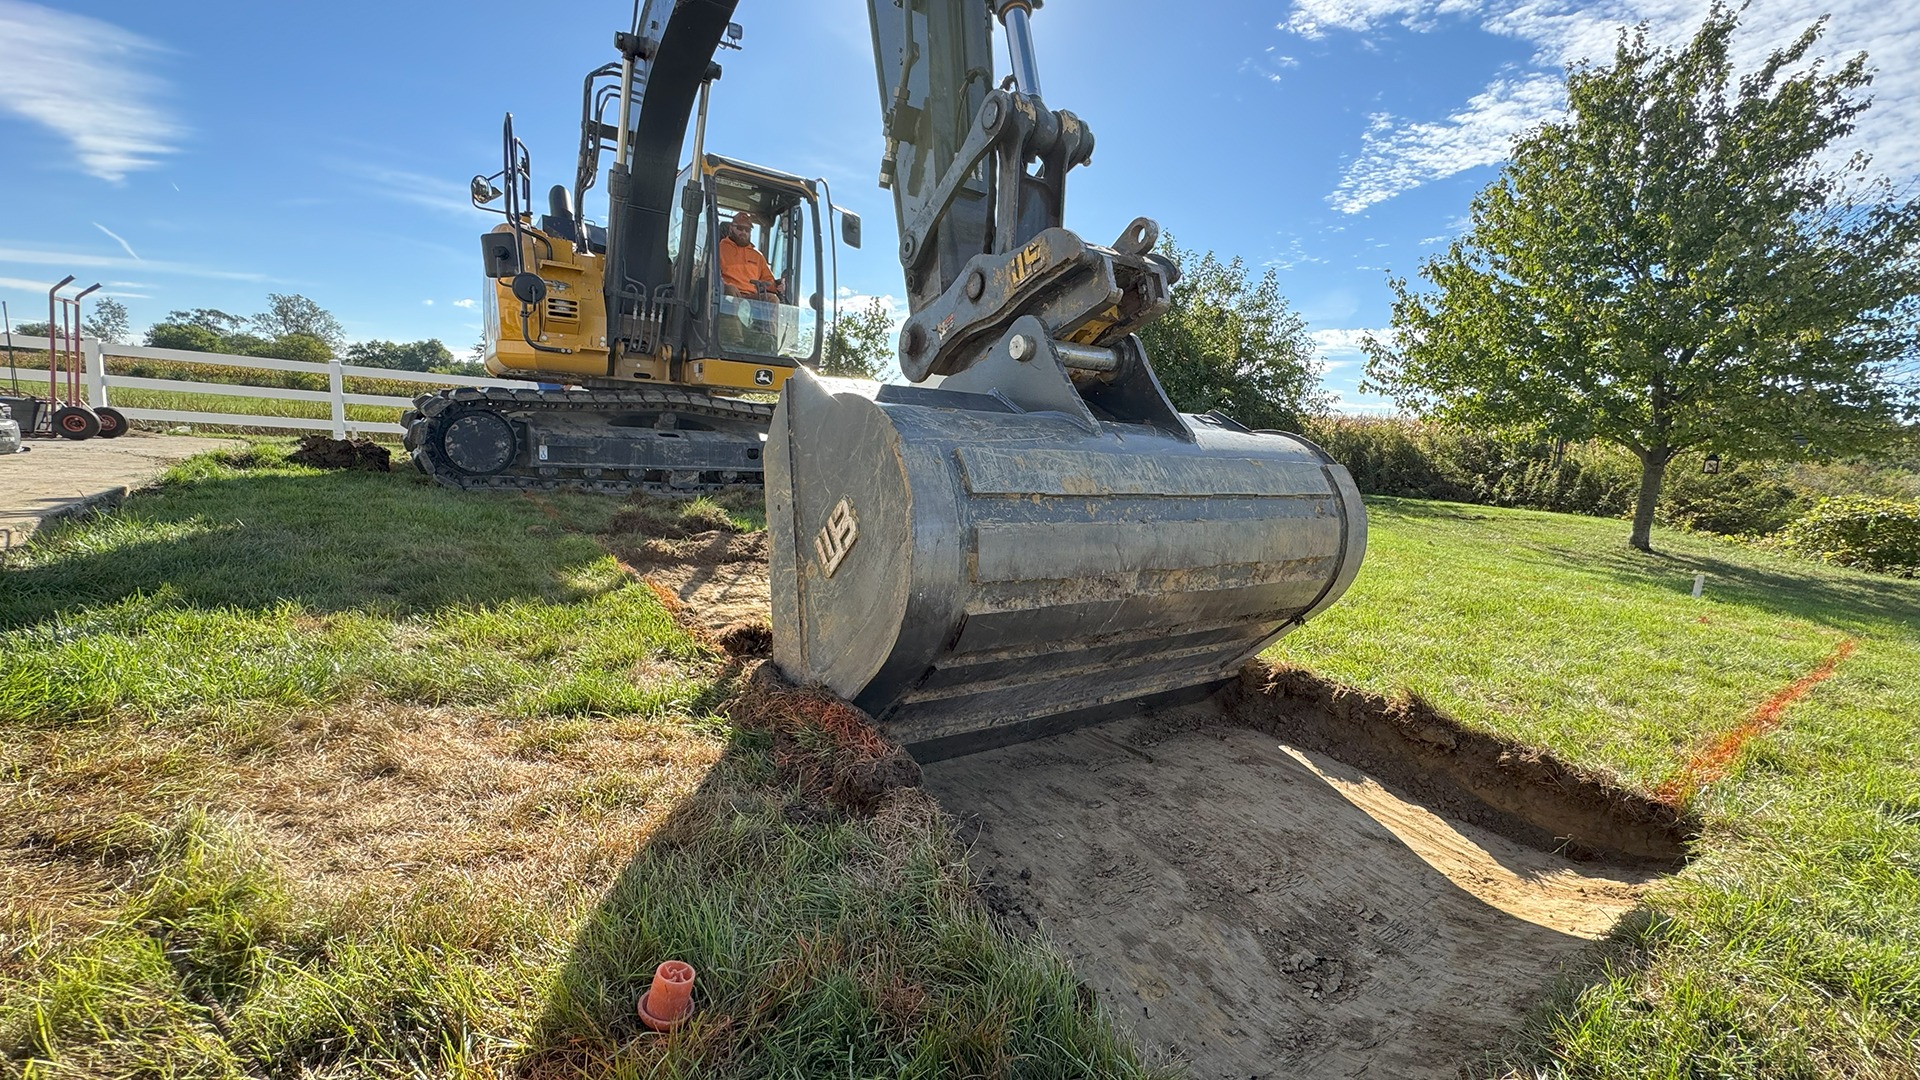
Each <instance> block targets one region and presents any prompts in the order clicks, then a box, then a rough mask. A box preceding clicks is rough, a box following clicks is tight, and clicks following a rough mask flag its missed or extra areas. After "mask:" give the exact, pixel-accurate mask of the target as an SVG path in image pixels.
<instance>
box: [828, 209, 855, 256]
mask: <svg viewBox="0 0 1920 1080" xmlns="http://www.w3.org/2000/svg"><path fill="white" fill-rule="evenodd" d="M834 209H835V210H840V208H839V207H837V206H836V207H834ZM840 242H841V243H843V244H845V245H847V246H848V247H850V248H858V247H859V246H860V215H859V214H855V213H851V212H849V211H846V210H840Z"/></svg>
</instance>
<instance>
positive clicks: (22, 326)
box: [13, 322, 53, 337]
mask: <svg viewBox="0 0 1920 1080" xmlns="http://www.w3.org/2000/svg"><path fill="white" fill-rule="evenodd" d="M13 332H14V333H16V334H21V335H24V336H26V337H48V336H50V335H51V334H52V333H53V331H52V329H51V328H50V327H49V326H48V325H47V324H46V323H43V322H23V323H15V324H13Z"/></svg>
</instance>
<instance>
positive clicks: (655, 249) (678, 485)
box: [402, 0, 860, 495]
mask: <svg viewBox="0 0 1920 1080" xmlns="http://www.w3.org/2000/svg"><path fill="white" fill-rule="evenodd" d="M733 7H734V5H733V4H731V3H702V2H694V3H669V2H666V0H649V2H648V3H647V4H646V5H645V7H644V8H642V7H641V5H640V4H638V3H636V4H635V15H634V22H633V26H632V28H631V29H630V30H629V31H627V32H625V33H620V34H616V35H615V37H614V46H615V49H616V51H617V52H618V54H619V60H618V61H616V62H613V63H609V64H606V65H604V66H602V67H599V68H596V69H594V70H593V71H591V72H589V73H588V74H587V77H586V79H585V84H584V87H583V89H582V94H581V97H582V118H581V139H580V151H579V158H578V163H577V167H576V170H575V178H574V185H573V188H572V189H571V190H569V189H568V188H566V187H564V186H560V185H555V186H554V187H552V188H551V189H550V190H549V191H548V193H547V207H546V213H545V214H543V215H540V216H539V217H538V218H537V219H536V218H535V216H534V213H533V211H534V207H533V204H532V187H533V185H532V165H531V160H530V155H529V154H528V152H527V148H526V146H525V145H524V144H523V143H521V142H520V141H519V140H518V139H517V138H516V137H515V136H514V133H513V117H512V116H511V115H508V117H507V118H506V121H505V123H504V125H503V126H502V135H501V142H502V155H501V156H502V159H503V161H502V166H501V168H500V170H499V171H498V172H495V173H493V174H492V175H489V176H476V177H474V178H473V180H472V194H473V202H474V205H476V206H478V207H480V208H481V209H483V210H489V211H491V212H494V213H498V214H500V215H501V216H502V217H503V218H504V219H505V220H504V221H503V222H502V223H501V224H499V225H497V226H495V227H494V228H493V229H492V230H491V231H489V232H487V233H486V234H484V235H482V237H481V238H480V239H481V259H482V264H483V266H484V268H485V272H486V275H487V277H488V278H490V279H491V281H490V283H489V288H488V289H487V290H486V292H485V295H486V300H485V318H484V324H483V325H484V331H485V347H484V348H485V352H484V362H485V365H486V369H487V371H488V372H489V373H490V374H492V375H495V376H498V377H503V378H511V379H522V380H526V381H528V382H529V386H528V387H526V388H525V389H487V390H479V389H460V390H451V391H446V392H442V393H438V394H432V395H428V396H425V397H422V398H420V399H419V400H417V401H416V402H415V404H414V408H413V409H412V410H410V411H409V412H408V413H407V415H406V416H405V417H403V419H402V423H403V424H404V425H405V426H406V429H407V430H406V436H405V439H406V446H407V449H408V451H409V452H410V453H411V455H412V458H413V461H414V464H415V465H416V466H418V467H419V468H420V469H421V470H422V471H423V472H426V473H427V474H428V475H430V476H432V477H433V478H434V479H436V480H438V481H440V482H441V483H444V484H447V485H449V486H453V487H460V488H478V489H499V488H506V489H512V488H527V489H555V488H573V489H578V490H585V491H595V492H605V493H625V492H634V491H644V492H649V493H653V494H663V495H692V494H699V493H703V492H712V491H717V490H721V489H724V488H726V487H729V486H735V485H754V486H758V485H759V484H760V482H761V476H762V473H763V470H764V465H763V462H762V451H763V445H764V441H765V435H766V431H767V427H768V424H769V423H770V422H771V419H772V416H773V405H772V403H771V400H770V399H771V396H772V395H773V394H776V393H778V391H779V389H780V387H781V386H782V385H784V384H785V383H786V380H787V378H788V377H789V375H791V373H792V372H793V371H794V370H795V368H796V367H797V366H800V365H808V366H817V365H818V364H819V362H820V358H821V353H822V349H823V347H824V340H825V331H826V326H827V323H828V322H829V321H830V320H831V317H832V312H831V307H830V305H831V298H832V297H833V296H834V295H835V293H836V292H837V289H836V283H835V282H834V281H833V272H832V270H831V269H830V267H831V266H837V264H838V258H837V255H836V254H835V253H834V252H833V250H832V249H831V248H830V246H829V245H827V244H825V243H823V239H822V237H823V233H825V232H826V231H828V230H827V229H825V228H824V226H825V225H826V224H827V223H828V222H829V220H837V222H838V226H839V228H838V233H839V236H840V242H842V243H846V244H848V245H850V246H853V247H858V246H859V243H860V219H859V218H858V216H857V215H854V214H850V213H846V212H844V211H840V210H838V209H837V208H835V207H833V206H832V204H831V202H830V201H829V200H828V198H827V197H826V193H827V191H828V188H827V184H826V182H825V181H824V180H810V179H806V178H803V177H799V176H794V175H792V174H790V173H785V172H781V171H778V170H775V169H769V168H765V167H763V166H759V165H753V164H750V163H747V162H744V161H738V160H735V159H732V158H727V157H722V156H720V155H718V154H710V153H707V152H706V151H705V148H704V143H705V132H706V119H707V105H708V100H709V96H710V90H711V87H712V84H713V82H714V81H715V80H717V79H719V78H720V75H721V69H720V66H719V65H718V64H716V63H714V62H713V56H714V54H715V53H716V51H717V50H719V49H721V48H727V47H734V48H737V47H738V46H737V41H738V38H739V36H740V28H739V26H738V25H737V24H734V23H732V22H731V21H730V19H731V16H732V12H733ZM696 103H697V114H696V115H694V118H693V133H694V145H693V152H692V155H691V160H690V161H689V162H688V163H687V164H686V165H685V166H681V165H680V164H679V162H680V155H681V150H682V147H683V143H684V137H685V135H686V133H687V130H688V122H689V116H690V114H694V113H695V109H696ZM609 155H611V157H612V161H611V163H610V164H609V165H608V166H607V168H606V183H607V194H608V213H607V222H606V225H605V226H604V227H603V226H600V225H596V224H593V223H592V222H590V221H588V220H587V218H586V217H585V216H584V214H582V213H581V211H580V207H581V205H582V201H583V198H584V196H585V195H586V193H587V191H588V190H589V189H591V188H593V187H594V186H595V185H596V183H598V181H599V179H600V173H601V163H602V161H603V160H604V159H605V158H607V157H608V156H609ZM735 222H740V223H743V224H744V227H746V228H749V229H750V230H751V232H750V233H748V234H746V235H743V236H739V237H734V236H729V235H728V233H729V229H728V226H729V225H731V224H733V223H735ZM736 238H737V239H740V240H743V241H745V244H743V245H742V246H741V247H740V250H742V251H744V250H746V246H748V245H750V246H751V248H752V250H753V251H754V252H756V253H758V255H757V257H758V258H760V259H763V260H764V263H763V264H761V265H760V266H758V267H757V268H756V272H758V273H761V274H764V275H765V277H764V279H762V280H760V282H759V285H758V286H757V287H754V288H752V289H751V290H750V291H749V290H747V289H739V288H734V287H731V286H729V285H727V284H726V283H725V282H724V281H723V272H724V271H725V270H726V266H725V264H724V262H723V256H724V254H725V251H724V250H723V248H724V246H725V245H726V244H728V243H731V242H732V241H733V240H734V239H736ZM829 255H834V257H833V258H832V259H831V261H830V262H829V260H828V256H829Z"/></svg>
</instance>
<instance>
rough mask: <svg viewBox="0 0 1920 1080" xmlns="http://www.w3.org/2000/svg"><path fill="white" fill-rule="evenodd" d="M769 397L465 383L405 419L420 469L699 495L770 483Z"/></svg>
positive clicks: (492, 485)
mask: <svg viewBox="0 0 1920 1080" xmlns="http://www.w3.org/2000/svg"><path fill="white" fill-rule="evenodd" d="M772 420H773V405H772V404H771V403H766V402H758V401H746V400H742V399H738V398H723V397H717V396H714V395H710V394H704V393H700V392H698V391H689V390H678V389H665V388H652V387H643V388H638V389H632V390H537V389H532V388H528V389H524V390H523V389H518V388H506V387H485V388H476V387H458V388H455V389H451V390H442V391H440V392H438V393H434V394H427V395H423V396H421V397H419V398H416V399H415V400H414V403H413V408H411V409H408V410H407V411H406V413H405V414H404V415H402V416H401V418H400V423H401V424H402V426H404V427H405V428H406V433H405V436H404V443H405V446H406V449H407V451H408V453H409V455H410V456H411V457H412V459H413V464H414V467H415V468H417V469H419V470H420V471H421V472H423V473H425V474H427V475H428V476H431V477H432V478H433V479H434V480H435V481H436V482H438V483H441V484H444V485H446V486H448V487H452V488H459V489H461V490H463V491H583V492H591V493H594V494H602V495H626V494H634V493H643V494H648V495H661V496H668V497H681V498H686V497H692V496H696V495H707V494H713V493H715V492H719V491H726V490H732V489H737V488H740V487H753V488H758V487H760V486H761V483H762V472H761V470H762V465H761V449H762V446H763V444H764V442H765V435H766V432H767V428H768V427H769V426H770V425H771V423H772Z"/></svg>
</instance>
